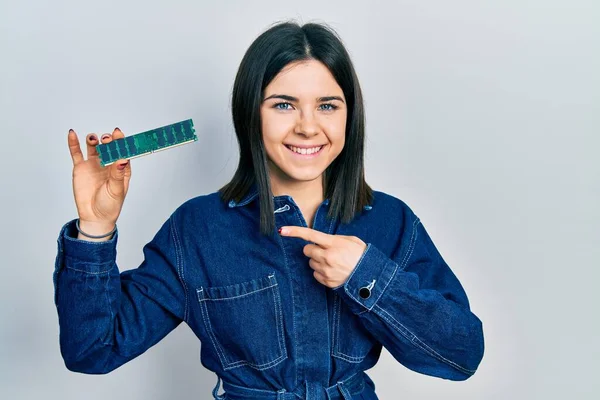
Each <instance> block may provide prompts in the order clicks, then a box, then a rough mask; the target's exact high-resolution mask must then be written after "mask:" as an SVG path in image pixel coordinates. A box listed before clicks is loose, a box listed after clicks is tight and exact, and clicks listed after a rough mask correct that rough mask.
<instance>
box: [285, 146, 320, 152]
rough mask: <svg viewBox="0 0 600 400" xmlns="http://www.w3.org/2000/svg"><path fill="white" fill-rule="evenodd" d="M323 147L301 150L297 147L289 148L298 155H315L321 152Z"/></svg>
mask: <svg viewBox="0 0 600 400" xmlns="http://www.w3.org/2000/svg"><path fill="white" fill-rule="evenodd" d="M322 147H323V146H319V147H312V148H310V149H305V148H300V147H295V146H287V148H288V149H290V150H292V151H293V152H294V153H298V154H314V153H316V152H318V151H319V150H321V148H322Z"/></svg>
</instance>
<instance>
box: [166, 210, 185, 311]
mask: <svg viewBox="0 0 600 400" xmlns="http://www.w3.org/2000/svg"><path fill="white" fill-rule="evenodd" d="M169 219H170V220H171V235H172V238H173V241H174V242H175V256H176V257H175V259H176V264H177V275H178V276H179V281H180V282H181V284H182V285H183V291H184V294H185V308H184V312H183V319H184V320H185V321H186V322H187V320H188V313H189V307H188V303H189V300H188V290H187V285H186V283H185V276H184V270H183V254H182V253H183V251H182V249H181V241H180V240H179V234H178V233H177V229H176V226H175V220H174V219H173V217H172V216H171V217H170V218H169Z"/></svg>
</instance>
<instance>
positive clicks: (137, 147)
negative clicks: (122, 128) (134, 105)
mask: <svg viewBox="0 0 600 400" xmlns="http://www.w3.org/2000/svg"><path fill="white" fill-rule="evenodd" d="M195 132H196V131H195V130H194V123H193V122H192V120H191V119H187V120H185V121H180V122H176V123H174V124H171V125H166V126H163V127H160V128H156V129H152V130H150V131H146V132H141V133H136V134H135V135H131V136H125V137H124V138H121V139H113V140H112V141H111V142H110V143H104V144H99V145H97V146H96V150H98V154H99V155H100V164H101V165H102V166H103V167H106V166H108V165H111V164H113V163H115V162H116V161H117V160H121V159H132V158H137V157H141V156H145V155H148V154H152V153H155V152H157V151H161V150H166V149H170V148H171V147H175V146H181V145H183V144H186V143H192V142H195V141H197V140H198V137H197V136H196V133H195Z"/></svg>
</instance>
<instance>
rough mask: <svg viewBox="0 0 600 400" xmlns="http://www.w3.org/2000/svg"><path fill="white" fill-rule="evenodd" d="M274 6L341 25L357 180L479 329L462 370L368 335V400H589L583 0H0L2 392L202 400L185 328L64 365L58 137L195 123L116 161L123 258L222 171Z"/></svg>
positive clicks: (138, 256)
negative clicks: (362, 159)
mask: <svg viewBox="0 0 600 400" xmlns="http://www.w3.org/2000/svg"><path fill="white" fill-rule="evenodd" d="M287 19H295V20H298V21H300V22H309V21H318V22H326V23H329V24H330V25H331V26H332V27H333V28H334V29H336V30H337V31H338V32H339V34H340V35H341V37H342V39H343V41H344V42H345V44H346V46H347V48H348V50H349V52H350V54H351V56H352V58H353V61H354V63H355V67H356V70H357V73H358V76H359V79H360V82H361V84H362V89H363V91H364V97H365V102H366V112H367V131H366V133H367V143H366V145H367V147H366V175H367V181H368V182H369V183H370V184H371V185H372V186H373V188H374V189H376V190H382V191H384V192H387V193H390V194H392V195H394V196H396V197H399V198H400V199H402V200H404V201H405V202H407V204H408V205H409V206H410V207H411V208H412V209H413V210H414V211H415V212H416V213H417V215H419V216H420V218H421V220H422V221H423V223H424V225H425V226H426V227H427V229H428V230H429V232H430V234H431V236H432V238H433V240H434V242H435V244H436V245H437V247H438V249H439V250H440V252H441V254H442V255H443V257H444V258H445V260H446V261H447V263H448V264H449V265H450V267H451V268H452V269H453V271H454V272H455V273H456V275H457V276H458V277H459V279H460V281H461V283H462V284H463V286H464V288H465V290H466V292H467V294H468V296H469V300H470V302H471V306H472V310H473V311H474V312H475V313H476V314H477V315H478V316H479V317H480V318H481V320H482V321H483V324H484V334H485V339H486V351H485V356H484V358H483V361H482V363H481V365H480V367H479V370H478V372H477V373H476V374H475V375H474V376H473V377H471V378H470V379H469V380H467V381H464V382H452V381H447V380H443V379H439V378H433V377H429V376H425V375H421V374H417V373H415V372H413V371H410V370H409V369H407V368H405V367H404V366H402V365H401V364H400V363H398V362H396V361H395V360H394V359H393V357H391V355H390V354H389V353H388V352H387V351H386V350H384V351H383V353H382V356H381V359H380V361H379V363H378V364H377V365H376V366H375V367H374V368H372V369H371V370H368V371H367V373H369V374H370V376H371V377H372V378H373V380H374V381H375V384H376V389H377V393H378V394H379V396H380V398H381V399H382V400H396V399H439V398H440V397H443V398H444V399H461V400H465V399H499V400H504V399H562V398H569V399H592V398H598V397H595V396H597V395H598V393H600V391H599V386H598V380H597V375H598V371H599V369H598V365H597V362H598V360H600V352H599V345H598V337H599V335H600V332H599V321H598V311H597V309H596V308H595V307H594V306H593V304H594V303H596V302H597V301H598V294H597V291H598V280H599V278H600V273H599V272H598V270H599V267H600V244H599V239H600V233H599V229H598V226H599V223H600V207H599V205H600V161H599V159H600V157H599V156H598V153H599V150H600V140H599V139H598V133H599V132H598V128H599V127H600V123H599V122H600V117H599V115H600V84H599V75H600V73H599V71H600V3H598V1H596V0H589V1H582V0H581V1H580V0H578V1H567V0H563V1H548V0H546V1H542V0H539V1H526V0H525V1H524V0H518V1H517V0H511V1H495V2H493V1H481V0H472V1H467V0H458V1H442V0H439V1H416V0H415V1H385V2H384V1H369V2H367V1H360V2H359V1H356V2H351V1H308V0H304V1H300V2H272V1H256V0H253V1H218V2H217V1H210V2H209V1H161V2H159V1H148V0H146V1H122V0H121V1H93V2H92V1H53V2H50V1H32V2H26V1H20V2H17V1H6V0H4V1H2V2H1V5H0V58H1V63H0V68H1V74H0V123H1V124H0V126H1V130H2V131H1V132H2V133H1V135H2V136H1V137H2V156H1V157H0V162H1V163H2V164H1V170H2V171H3V179H2V186H1V189H0V190H1V193H2V197H1V201H2V202H1V206H2V230H1V231H0V232H1V233H0V235H2V236H1V241H0V243H2V261H1V262H2V267H3V270H2V271H3V274H2V279H1V280H0V289H1V290H0V296H1V298H0V300H1V301H0V313H1V315H0V318H1V320H0V321H1V322H0V323H1V330H0V335H1V336H0V363H1V364H0V387H1V391H0V398H2V399H34V398H37V399H39V398H43V399H61V400H67V399H107V398H110V399H128V400H134V399H180V398H181V399H183V398H189V399H203V400H204V399H210V398H212V397H211V394H210V391H211V390H212V388H213V387H214V385H215V383H216V376H215V375H214V373H212V372H210V371H208V370H206V369H205V368H204V367H203V366H202V365H201V364H200V345H201V344H200V342H199V341H198V339H197V338H196V337H195V335H194V334H193V333H192V331H191V330H190V329H189V327H188V326H187V325H186V324H185V323H183V324H181V325H180V326H179V327H178V328H177V329H175V330H174V331H173V332H171V333H170V334H169V335H168V336H167V337H165V338H164V339H163V340H162V341H161V342H160V343H158V344H157V345H156V346H154V347H152V348H151V349H149V350H148V351H147V352H145V353H144V354H142V355H141V356H139V357H138V358H136V359H134V360H132V361H130V362H129V363H127V364H125V365H123V366H122V367H120V368H118V369H117V370H115V371H113V372H111V373H109V374H108V375H84V374H80V373H74V372H71V371H69V370H67V369H66V368H65V366H64V363H63V360H62V358H61V356H60V352H59V345H58V318H57V314H56V309H55V306H54V303H53V293H54V292H53V285H52V273H53V269H54V259H55V256H56V251H57V245H56V239H57V237H58V232H59V230H60V228H61V226H62V225H63V224H64V223H66V222H67V221H68V220H70V219H72V218H76V217H77V212H76V208H75V203H74V199H73V193H72V181H71V178H72V177H71V172H72V161H71V157H70V155H69V151H68V147H67V132H68V130H69V128H73V129H75V130H76V132H77V133H78V135H79V139H80V141H81V142H82V143H85V142H84V140H85V135H86V134H88V133H90V132H95V133H99V134H101V133H105V132H112V129H113V128H114V127H115V126H118V127H119V128H121V129H122V130H123V132H124V133H125V134H126V135H131V134H134V133H138V132H141V131H144V130H149V129H152V128H156V127H159V126H163V125H167V124H170V123H173V122H177V121H181V120H183V119H188V118H192V119H193V120H194V123H195V126H196V131H197V134H198V138H199V141H198V142H196V143H194V144H189V145H185V146H181V147H177V148H173V149H170V150H167V151H164V152H160V153H157V154H154V155H150V156H147V157H142V158H138V159H135V160H133V161H132V170H133V178H132V183H131V187H130V190H129V194H128V196H127V198H126V200H125V204H124V207H123V211H122V214H121V217H120V219H119V221H118V227H119V241H118V246H117V249H118V255H117V263H118V265H119V268H120V269H121V271H123V270H127V269H131V268H136V267H137V266H138V265H139V264H140V263H141V261H142V247H143V245H144V244H145V243H147V242H148V241H149V240H150V239H151V238H152V237H153V235H154V234H155V233H156V231H157V230H158V228H159V227H160V225H161V224H162V223H163V222H164V221H165V220H166V218H168V216H169V215H170V213H171V212H172V211H174V210H175V208H176V207H177V206H179V205H180V204H181V203H182V202H184V201H186V200H187V199H189V198H192V197H195V196H198V195H201V194H206V193H210V192H213V191H215V190H217V189H218V188H219V187H220V186H221V185H223V184H224V183H225V182H227V181H228V180H229V179H230V178H231V176H232V174H233V171H234V169H235V167H236V165H237V160H238V148H237V142H236V139H235V133H234V131H233V128H232V122H231V116H230V105H229V104H230V94H231V89H232V86H233V81H234V77H235V73H236V70H237V68H238V65H239V62H240V61H241V59H242V56H243V54H244V52H245V51H246V49H247V48H248V46H249V45H250V43H251V42H252V41H253V40H254V39H255V38H256V37H257V36H258V35H259V34H260V33H261V32H262V31H264V30H265V29H267V28H268V27H269V26H270V25H271V24H272V23H274V22H276V21H281V20H287ZM83 146H85V144H83Z"/></svg>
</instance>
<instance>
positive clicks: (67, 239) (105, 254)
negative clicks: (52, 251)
mask: <svg viewBox="0 0 600 400" xmlns="http://www.w3.org/2000/svg"><path fill="white" fill-rule="evenodd" d="M76 221H77V219H73V220H71V221H69V222H67V223H66V224H65V225H64V226H63V227H62V229H61V231H60V235H59V238H58V251H59V253H62V255H64V256H65V257H67V258H68V261H67V264H68V266H69V268H72V269H77V270H81V271H83V272H89V273H101V272H105V271H106V268H105V267H106V266H107V264H109V263H113V262H114V261H115V258H116V256H117V239H118V229H117V230H115V232H114V233H113V236H112V238H110V240H105V241H103V242H92V241H88V240H83V239H77V235H78V231H77V227H76V226H75V222H76Z"/></svg>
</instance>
